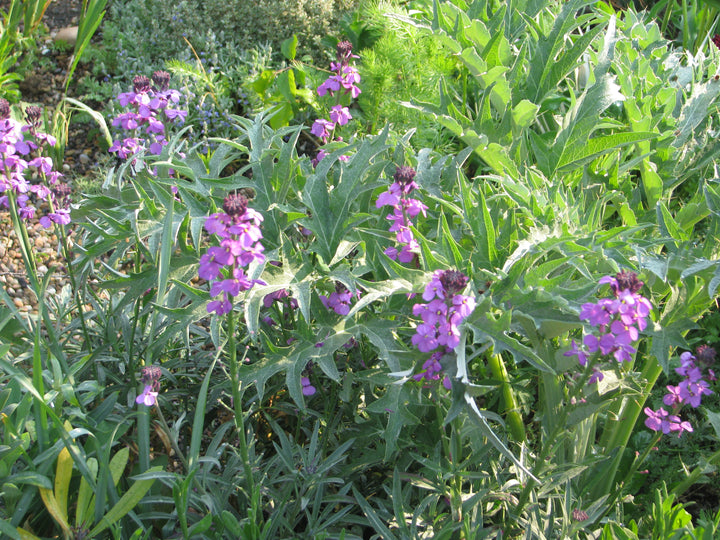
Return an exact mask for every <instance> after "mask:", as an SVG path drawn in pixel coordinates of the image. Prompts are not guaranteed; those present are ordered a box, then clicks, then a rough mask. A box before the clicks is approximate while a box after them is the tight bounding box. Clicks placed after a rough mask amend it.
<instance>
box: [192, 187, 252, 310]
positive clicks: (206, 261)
mask: <svg viewBox="0 0 720 540" xmlns="http://www.w3.org/2000/svg"><path fill="white" fill-rule="evenodd" d="M247 204H248V201H247V199H246V198H245V197H244V196H242V195H233V194H231V195H228V196H227V197H226V198H225V199H224V201H223V210H224V212H218V213H215V214H212V215H211V216H209V217H208V218H207V219H206V220H205V229H206V230H207V231H208V232H209V233H210V234H214V235H216V236H218V237H220V238H221V241H220V245H219V246H211V247H209V248H208V250H207V253H205V254H204V255H202V257H200V267H199V269H198V275H199V276H200V277H201V278H203V279H205V280H207V281H210V282H211V284H210V295H211V296H217V295H219V294H222V298H221V299H218V300H214V301H211V302H210V303H209V304H208V306H207V310H208V313H216V314H218V315H224V314H226V313H229V312H230V310H232V302H231V301H230V298H231V297H234V296H238V295H239V294H240V292H243V291H247V290H249V289H251V288H252V287H253V286H254V285H255V284H265V283H264V282H263V281H261V280H257V279H250V278H248V276H247V275H246V274H245V272H244V270H243V268H242V267H245V266H248V265H249V264H250V263H252V262H253V261H257V262H263V261H264V260H265V256H264V255H263V254H262V251H263V246H262V244H261V243H260V240H261V239H262V233H261V232H260V228H259V224H260V223H261V222H262V219H263V218H262V215H261V214H259V213H257V212H255V211H254V210H252V209H251V208H248V207H247Z"/></svg>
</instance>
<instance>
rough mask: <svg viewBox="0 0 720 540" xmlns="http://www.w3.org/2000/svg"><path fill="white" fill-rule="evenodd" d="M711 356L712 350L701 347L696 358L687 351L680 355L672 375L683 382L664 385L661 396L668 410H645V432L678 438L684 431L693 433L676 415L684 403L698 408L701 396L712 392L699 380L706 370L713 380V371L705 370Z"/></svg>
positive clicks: (686, 423) (713, 356)
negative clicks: (651, 431)
mask: <svg viewBox="0 0 720 540" xmlns="http://www.w3.org/2000/svg"><path fill="white" fill-rule="evenodd" d="M715 354H716V353H715V349H713V348H712V347H708V346H707V345H701V346H700V347H698V349H697V355H693V354H692V353H690V352H684V353H682V354H681V355H680V367H678V368H675V372H676V373H677V374H678V375H680V376H681V377H683V380H682V381H681V382H680V383H679V384H678V385H677V386H672V385H668V386H667V387H666V388H667V390H668V393H667V394H665V396H664V397H663V403H664V404H665V405H666V406H667V407H669V408H670V409H671V411H666V410H665V409H664V408H663V407H660V408H659V409H658V410H656V411H655V410H653V409H651V408H650V407H645V409H644V412H645V414H646V415H647V418H646V419H645V425H646V426H647V427H648V429H651V430H653V431H662V432H663V433H664V434H666V435H667V434H669V433H677V435H678V437H680V436H681V435H682V434H683V432H685V431H687V432H691V431H693V428H692V425H691V424H690V422H688V421H683V420H681V419H680V417H679V416H678V414H677V413H678V412H679V411H680V409H681V408H682V407H683V406H684V405H686V404H687V405H690V406H691V407H692V408H697V407H699V406H700V402H701V401H702V396H703V395H710V394H712V393H713V391H712V390H710V384H709V383H708V381H706V380H704V379H703V376H704V374H703V371H704V370H705V369H707V377H708V379H709V380H710V381H715V380H716V377H715V373H714V371H713V370H712V369H710V368H709V366H710V365H712V364H713V363H714V361H715ZM671 413H672V414H671Z"/></svg>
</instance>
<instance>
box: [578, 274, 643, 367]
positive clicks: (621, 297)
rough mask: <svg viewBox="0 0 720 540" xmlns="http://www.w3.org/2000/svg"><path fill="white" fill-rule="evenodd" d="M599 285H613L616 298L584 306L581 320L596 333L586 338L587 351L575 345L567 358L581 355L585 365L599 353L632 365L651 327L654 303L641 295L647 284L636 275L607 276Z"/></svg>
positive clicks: (581, 311) (601, 279) (581, 360)
mask: <svg viewBox="0 0 720 540" xmlns="http://www.w3.org/2000/svg"><path fill="white" fill-rule="evenodd" d="M599 283H600V284H608V285H610V288H611V290H612V294H613V296H614V298H601V299H600V300H598V302H596V303H592V302H588V303H585V304H583V305H582V306H581V308H580V319H581V320H585V321H588V323H589V324H590V326H593V327H595V330H594V333H592V334H588V335H586V336H585V337H584V338H583V344H584V346H585V347H584V348H580V347H578V346H576V345H575V344H574V343H573V346H572V348H571V349H570V350H569V351H567V352H566V353H565V356H577V357H578V360H579V362H580V364H581V365H583V366H585V365H586V364H587V361H588V358H589V355H591V354H594V353H597V352H599V353H600V354H601V355H602V356H610V355H612V356H613V357H614V358H615V360H616V361H617V362H630V361H631V360H632V358H633V355H634V354H635V352H636V349H635V347H633V345H632V344H633V343H634V342H635V341H637V340H638V339H639V338H640V332H641V331H643V330H645V328H646V327H647V317H648V316H649V315H650V312H651V311H652V304H650V301H649V300H648V299H647V298H644V297H643V296H641V295H640V294H639V291H640V289H641V288H642V286H643V282H642V281H640V280H639V279H638V278H637V274H635V273H634V272H625V271H623V272H619V273H617V274H616V275H615V276H614V277H613V276H605V277H603V278H600V280H599Z"/></svg>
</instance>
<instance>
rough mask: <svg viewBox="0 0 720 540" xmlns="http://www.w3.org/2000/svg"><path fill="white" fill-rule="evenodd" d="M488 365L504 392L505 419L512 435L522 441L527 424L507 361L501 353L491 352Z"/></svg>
mask: <svg viewBox="0 0 720 540" xmlns="http://www.w3.org/2000/svg"><path fill="white" fill-rule="evenodd" d="M487 362H488V366H489V367H490V372H491V373H492V376H493V378H495V379H498V380H499V381H500V390H501V392H502V400H503V408H504V411H503V412H504V414H505V421H506V422H507V425H508V428H509V430H510V436H511V437H512V439H513V440H514V441H515V442H518V443H521V442H524V441H525V439H526V434H525V424H524V423H523V419H522V415H521V414H520V408H519V407H518V404H517V400H516V399H515V394H514V393H513V389H512V386H510V377H509V376H508V372H507V369H506V368H505V363H504V362H503V359H502V356H501V355H500V354H491V355H490V356H489V357H488V360H487Z"/></svg>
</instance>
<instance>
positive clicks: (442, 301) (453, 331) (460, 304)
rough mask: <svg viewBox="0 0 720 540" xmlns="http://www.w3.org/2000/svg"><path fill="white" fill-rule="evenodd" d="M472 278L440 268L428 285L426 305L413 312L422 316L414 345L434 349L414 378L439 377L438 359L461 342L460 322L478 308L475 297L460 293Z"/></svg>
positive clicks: (420, 349) (434, 378)
mask: <svg viewBox="0 0 720 540" xmlns="http://www.w3.org/2000/svg"><path fill="white" fill-rule="evenodd" d="M468 282H469V278H468V277H467V276H466V275H465V274H463V273H462V272H459V271H457V270H438V271H436V272H435V273H433V277H432V279H431V280H430V282H429V283H428V284H427V286H426V287H425V292H424V293H423V300H425V301H426V302H427V303H426V304H415V305H414V306H413V315H415V316H416V317H420V318H421V319H422V323H421V324H418V325H417V327H416V329H415V334H414V335H413V336H412V338H411V342H412V344H413V345H414V346H415V347H417V348H418V350H419V351H420V352H432V351H434V350H435V349H437V348H438V347H442V348H441V350H440V351H437V352H435V353H433V354H432V355H431V356H430V358H429V359H428V360H427V361H426V362H425V363H424V364H423V366H422V371H420V372H418V373H417V374H416V375H414V376H413V378H414V379H415V380H418V381H419V380H421V379H425V380H427V381H430V380H439V379H440V378H441V374H440V371H441V365H440V362H439V360H440V359H441V358H442V357H443V355H445V354H450V353H451V352H452V351H453V349H454V348H455V347H457V346H458V345H459V344H460V324H461V323H462V321H464V320H465V319H466V318H467V317H468V316H470V314H471V313H472V312H473V310H474V309H475V298H474V297H472V296H466V295H463V294H461V293H462V291H463V290H464V289H465V287H466V286H467V284H468Z"/></svg>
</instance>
